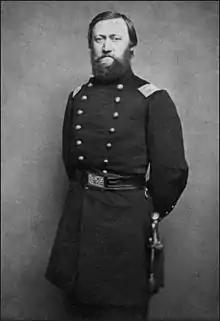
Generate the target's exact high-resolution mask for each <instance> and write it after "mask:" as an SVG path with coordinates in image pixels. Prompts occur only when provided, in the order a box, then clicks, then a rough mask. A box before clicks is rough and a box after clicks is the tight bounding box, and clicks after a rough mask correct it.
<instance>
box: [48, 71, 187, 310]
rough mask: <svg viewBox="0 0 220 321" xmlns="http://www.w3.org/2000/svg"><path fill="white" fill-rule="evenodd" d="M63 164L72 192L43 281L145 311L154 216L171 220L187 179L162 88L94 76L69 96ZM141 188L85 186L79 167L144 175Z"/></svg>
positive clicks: (175, 119)
mask: <svg viewBox="0 0 220 321" xmlns="http://www.w3.org/2000/svg"><path fill="white" fill-rule="evenodd" d="M62 152H63V161H64V165H65V168H66V173H67V175H68V177H69V181H70V184H69V190H68V195H67V198H66V202H65V206H64V210H63V213H62V216H61V219H60V222H59V226H58V229H57V233H56V237H55V241H54V245H53V247H52V250H51V255H50V259H49V264H48V267H47V271H46V277H47V279H48V280H49V281H50V282H51V283H53V284H54V285H56V286H58V287H59V288H61V289H63V290H65V291H68V292H72V293H74V295H75V296H76V298H77V300H79V301H81V302H84V303H89V304H98V305H104V306H106V305H107V306H108V305H116V306H118V305H126V306H128V305H136V306H143V305H145V302H146V299H147V292H148V288H147V276H148V268H149V263H148V259H147V240H148V236H149V233H150V215H151V212H152V210H154V211H157V212H159V213H160V215H161V217H165V216H166V215H168V214H169V213H170V212H171V211H172V210H173V208H174V206H175V205H176V203H177V201H178V199H179V198H180V196H181V194H182V192H183V190H184V188H185V186H186V183H187V177H188V165H187V162H186V159H185V153H184V144H183V135H182V127H181V122H180V118H179V116H178V113H177V109H176V107H175V104H174V102H173V101H172V99H171V97H170V96H169V94H168V92H167V91H166V90H159V89H158V88H156V87H155V86H153V85H152V84H150V83H149V82H147V81H145V80H144V79H141V78H139V77H137V76H136V75H135V74H134V73H133V72H130V73H128V74H127V75H126V76H124V77H123V78H121V79H118V80H117V81H114V82H110V83H103V82H100V81H98V80H97V79H96V78H94V77H91V78H90V79H89V81H88V82H87V83H85V84H83V85H82V86H80V87H79V88H77V89H76V90H74V91H72V92H71V93H70V95H69V97H68V101H67V106H66V111H65V116H64V122H63V145H62ZM149 165H150V173H149V177H148V179H147V186H148V191H149V197H148V198H147V199H146V198H145V195H144V190H143V189H136V190H127V191H124V190H120V191H109V190H107V191H106V190H100V189H95V188H92V187H91V188H90V187H89V188H84V187H82V186H81V185H80V184H79V183H78V182H76V181H75V180H74V173H75V171H76V169H86V170H90V171H92V172H93V173H97V174H99V175H104V176H105V175H108V174H111V173H114V174H120V175H136V174H137V175H145V174H146V172H147V169H148V166H149Z"/></svg>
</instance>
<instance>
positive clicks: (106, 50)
mask: <svg viewBox="0 0 220 321" xmlns="http://www.w3.org/2000/svg"><path fill="white" fill-rule="evenodd" d="M102 50H103V52H104V53H109V52H111V51H112V44H111V41H110V40H108V39H106V40H105V42H104V44H103V47H102Z"/></svg>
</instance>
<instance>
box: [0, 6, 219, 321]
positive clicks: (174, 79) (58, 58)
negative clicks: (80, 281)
mask: <svg viewBox="0 0 220 321" xmlns="http://www.w3.org/2000/svg"><path fill="white" fill-rule="evenodd" d="M108 9H115V10H117V11H120V12H122V13H125V14H126V15H128V16H129V17H130V18H131V19H132V20H133V22H134V24H135V27H136V30H137V34H138V39H139V45H138V47H137V49H136V51H135V57H134V60H133V69H134V71H135V72H136V74H137V75H138V76H140V77H143V78H145V79H146V80H148V81H150V82H152V83H153V84H155V85H156V86H158V87H161V88H164V89H166V90H168V92H169V93H170V95H171V97H172V98H173V100H174V102H175V103H176V106H177V109H178V113H179V115H180V117H181V120H182V126H183V134H184V140H185V149H186V157H187V160H188V163H189V167H190V172H189V180H188V185H187V188H186V190H185V191H184V193H183V195H182V196H181V199H180V200H179V202H178V204H177V206H176V208H175V210H174V211H173V212H172V214H170V216H169V217H168V218H166V219H165V220H164V221H163V222H162V223H161V234H162V236H163V239H164V242H165V249H166V262H165V264H166V265H165V267H166V269H165V276H166V281H165V283H166V287H165V288H164V289H163V290H161V292H160V293H159V294H158V295H156V296H155V297H154V298H153V300H152V304H151V309H150V317H151V318H152V319H157V320H164V319H167V320H171V319H174V318H175V320H181V319H184V320H186V319H190V320H198V319H200V320H202V319H204V320H214V319H215V320H217V319H218V313H219V312H218V311H219V310H218V309H219V308H218V307H219V305H218V301H219V285H218V283H219V274H218V273H219V272H218V267H219V266H218V258H219V254H218V253H219V243H218V242H219V203H218V189H219V181H218V178H219V168H218V162H219V147H218V146H219V144H218V141H219V131H218V129H219V114H218V112H219V101H218V97H219V92H218V86H219V82H218V80H219V74H218V70H219V66H218V57H219V53H218V46H219V42H218V41H219V34H218V17H219V16H218V2H217V1H192V2H191V1H189V2H188V1H187V2H186V1H164V2H162V1H136V2H135V1H101V2H96V1H62V2H61V1H2V3H1V27H2V28H1V45H2V52H1V53H2V55H1V57H2V60H1V66H2V78H1V79H2V88H1V89H2V96H1V99H2V100H1V104H2V110H1V151H2V157H1V175H2V176H1V182H2V189H1V196H2V251H1V258H2V270H1V271H2V317H5V318H6V317H9V318H12V319H13V318H14V319H16V318H17V319H18V318H20V319H22V318H23V319H38V320H47V319H48V320H49V319H50V320H68V317H67V316H66V315H65V310H64V307H63V304H62V295H61V292H60V291H59V290H58V289H57V288H55V287H54V286H53V285H51V284H49V283H48V282H47V281H46V279H45V278H44V272H45V269H46V265H47V262H48V258H49V254H50V250H51V247H52V244H53V240H54V237H55V233H56V229H57V224H58V221H59V219H60V216H61V213H62V207H63V203H64V199H65V195H66V191H67V187H68V181H67V177H66V174H65V171H64V167H63V163H62V160H61V132H62V123H63V116H64V110H65V106H66V101H67V97H68V94H69V92H70V91H71V90H72V89H73V88H75V87H76V86H78V85H80V84H81V83H82V82H84V81H87V79H88V77H90V74H91V67H90V60H89V51H88V47H87V29H88V24H89V22H90V21H91V19H92V18H93V17H94V16H95V15H96V14H97V13H99V12H101V11H105V10H108Z"/></svg>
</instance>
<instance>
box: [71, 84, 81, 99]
mask: <svg viewBox="0 0 220 321" xmlns="http://www.w3.org/2000/svg"><path fill="white" fill-rule="evenodd" d="M81 88H82V85H80V86H78V87H76V88H75V89H74V90H73V94H72V97H75V96H76V94H77V93H78V92H79V91H80V89H81Z"/></svg>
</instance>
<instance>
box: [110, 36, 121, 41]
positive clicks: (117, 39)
mask: <svg viewBox="0 0 220 321" xmlns="http://www.w3.org/2000/svg"><path fill="white" fill-rule="evenodd" d="M112 40H113V41H119V40H121V38H120V37H112Z"/></svg>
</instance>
